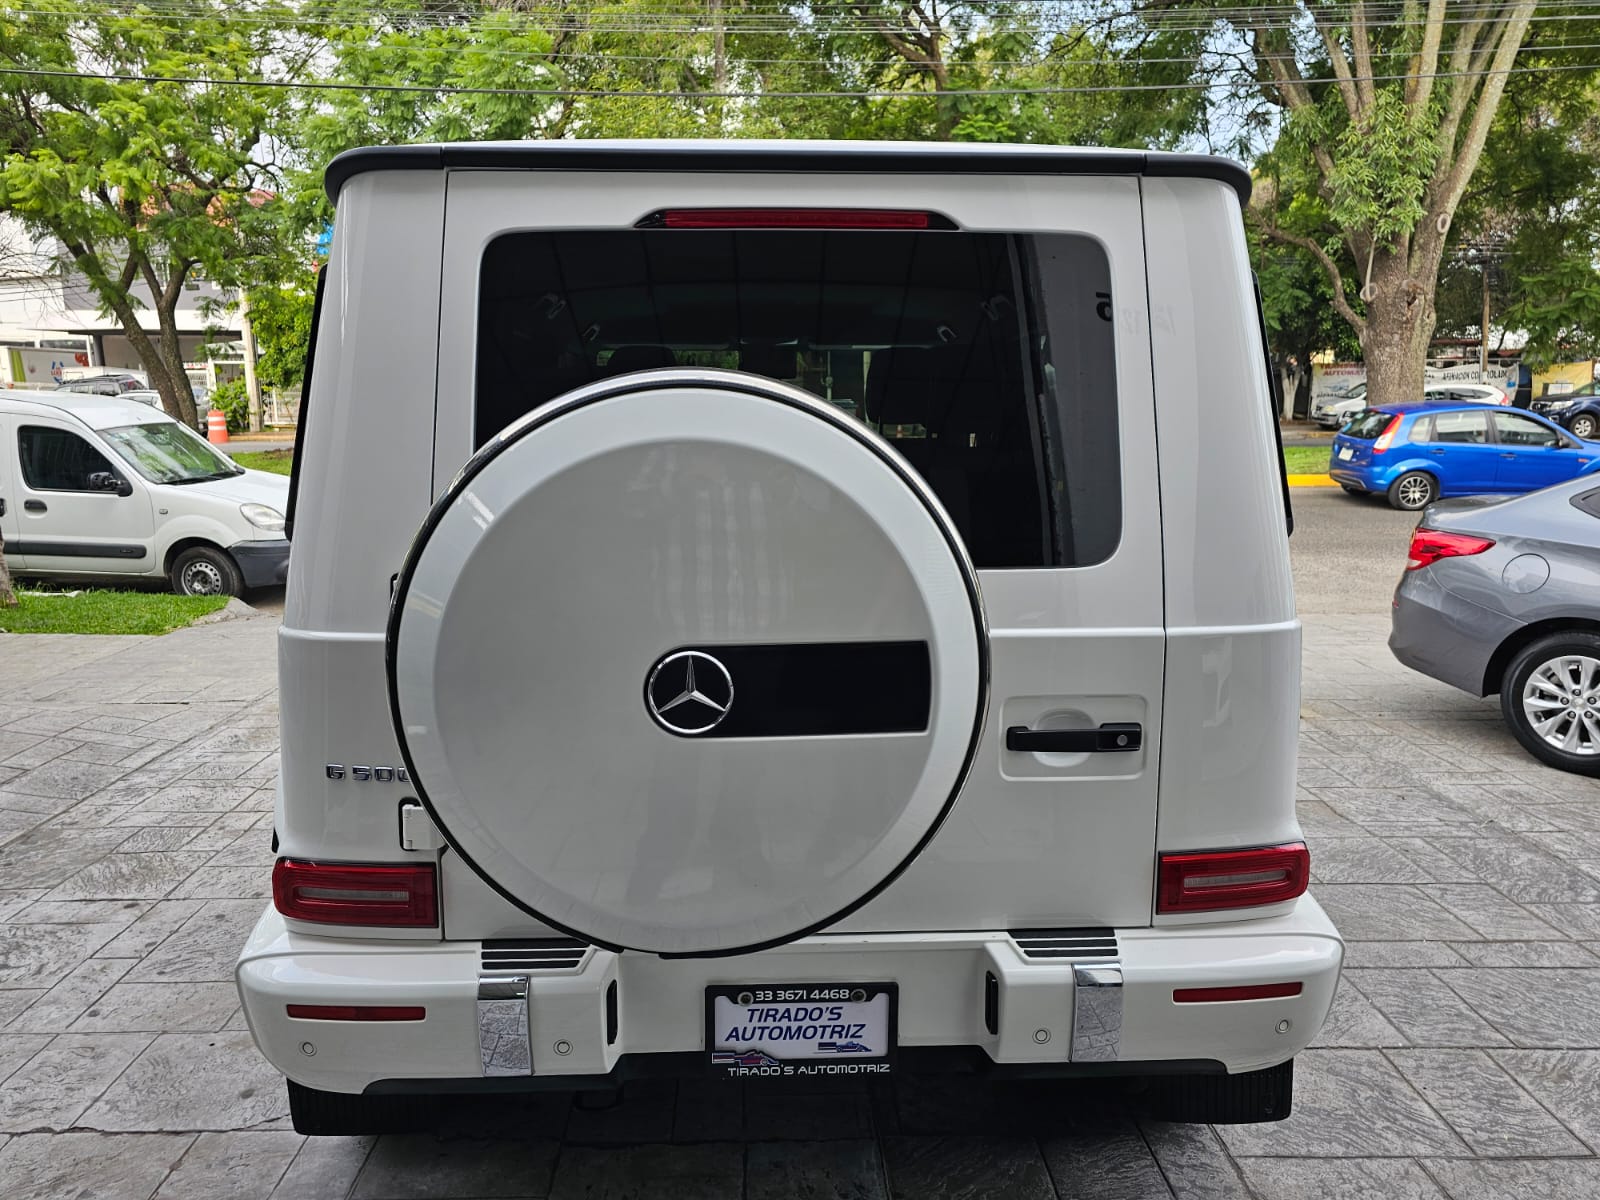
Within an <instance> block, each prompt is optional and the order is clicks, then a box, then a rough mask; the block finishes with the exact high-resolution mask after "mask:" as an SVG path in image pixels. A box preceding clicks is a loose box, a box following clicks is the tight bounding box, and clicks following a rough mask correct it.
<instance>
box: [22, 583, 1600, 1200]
mask: <svg viewBox="0 0 1600 1200" xmlns="http://www.w3.org/2000/svg"><path fill="white" fill-rule="evenodd" d="M275 624H276V621H275V618H273V617H258V618H251V619H240V620H232V621H226V622H222V623H220V624H216V625H211V626H206V627H200V628H194V629H188V630H183V631H180V632H178V633H174V634H171V635H169V636H167V637H164V638H154V639H145V638H56V637H4V638H0V1195H4V1196H5V1197H6V1200H24V1198H39V1200H57V1198H58V1197H62V1196H69V1195H70V1196H79V1195H83V1196H88V1195H93V1196H96V1197H101V1198H116V1200H122V1198H124V1197H126V1198H129V1200H149V1198H150V1197H152V1196H155V1197H160V1198H162V1200H173V1198H177V1197H199V1198H204V1200H217V1198H223V1197H230V1198H231V1197H240V1198H243V1197H260V1198H262V1200H266V1198H267V1197H272V1198H273V1200H288V1198H290V1197H307V1198H316V1200H323V1198H338V1197H345V1196H354V1197H358V1198H361V1200H383V1198H388V1197H438V1198H445V1197H452V1198H454V1197H477V1196H496V1197H513V1196H514V1197H523V1196H528V1197H545V1196H549V1197H555V1198H569V1197H589V1198H599V1197H623V1196H628V1197H643V1196H662V1197H672V1198H675V1200H676V1198H687V1197H735V1196H741V1195H742V1196H748V1197H752V1198H754V1197H760V1198H763V1200H766V1198H769V1197H770V1198H774V1200H776V1198H780V1197H802V1196H804V1197H827V1196H839V1197H846V1196H848V1197H884V1198H887V1197H890V1196H894V1197H906V1198H919V1197H924V1196H952V1197H954V1196H961V1197H970V1198H977V1197H1006V1198H1008V1200H1010V1198H1028V1197H1041V1198H1045V1197H1053V1196H1094V1197H1107V1198H1123V1197H1126V1198H1141V1200H1142V1198H1145V1197H1176V1198H1190V1197H1196V1198H1199V1197H1204V1198H1212V1197H1216V1198H1226V1197H1256V1198H1258V1200H1291V1198H1300V1197H1317V1198H1319V1200H1320V1198H1321V1197H1335V1198H1337V1200H1345V1198H1347V1197H1369V1196H1370V1197H1383V1198H1385V1200H1389V1198H1392V1197H1417V1198H1428V1200H1438V1198H1443V1197H1449V1198H1450V1200H1480V1198H1482V1200H1488V1198H1490V1197H1506V1196H1538V1197H1540V1198H1541V1200H1561V1198H1566V1197H1572V1198H1577V1197H1584V1198H1588V1197H1593V1196H1596V1195H1600V1158H1597V1157H1596V1155H1595V1151H1596V1150H1597V1149H1600V783H1597V782H1595V781H1592V780H1588V779H1581V778H1578V777H1575V776H1571V775H1564V774H1561V773H1559V772H1555V771H1551V770H1549V769H1548V768H1545V767H1543V766H1541V765H1540V764H1538V763H1537V762H1535V761H1534V760H1533V759H1531V758H1529V757H1528V756H1527V755H1526V754H1524V753H1523V751H1522V750H1521V748H1520V747H1518V746H1517V745H1516V744H1515V742H1514V741H1513V740H1512V739H1511V737H1510V735H1509V734H1508V733H1507V732H1506V731H1505V729H1504V727H1503V726H1502V725H1501V723H1500V720H1499V714H1498V708H1497V706H1496V704H1495V703H1494V702H1493V701H1483V700H1475V699H1473V698H1471V697H1468V696H1464V695H1461V694H1459V693H1457V692H1454V691H1452V690H1450V689H1448V688H1445V687H1443V686H1442V685H1438V684H1435V683H1433V682H1431V681H1430V680H1427V679H1424V678H1422V677H1420V676H1417V675H1413V674H1411V673H1410V672H1408V671H1406V670H1404V669H1403V668H1401V667H1400V666H1398V665H1397V664H1396V663H1395V662H1394V661H1393V660H1392V659H1391V658H1390V656H1389V654H1388V651H1387V650H1386V648H1385V647H1384V637H1385V635H1386V632H1387V621H1386V615H1376V616H1374V615H1364V614H1355V615H1340V614H1337V613H1333V614H1328V615H1316V616H1308V617H1307V618H1306V643H1305V645H1306V653H1305V694H1304V704H1303V715H1304V723H1303V732H1302V735H1301V787H1300V789H1299V793H1298V797H1299V808H1300V816H1301V820H1302V822H1303V823H1304V825H1305V828H1306V832H1307V835H1308V836H1309V838H1310V839H1311V842H1312V850H1313V861H1314V864H1315V865H1314V874H1315V890H1316V893H1317V895H1318V896H1319V897H1320V899H1321V900H1322V902H1323V904H1324V905H1326V906H1327V908H1328V910H1329V912H1330V913H1332V915H1333V917H1334V919H1335V920H1336V921H1337V922H1338V923H1339V925H1340V926H1341V928H1342V929H1343V930H1344V932H1345V934H1346V935H1347V937H1348V938H1349V939H1350V948H1349V957H1348V967H1349V969H1348V971H1347V973H1346V975H1345V980H1344V983H1343V985H1342V987H1341V988H1340V992H1339V996H1338V1000H1337V1002H1336V1005H1335V1009H1334V1013H1333V1018H1332V1020H1331V1021H1330V1022H1329V1023H1328V1026H1327V1028H1326V1029H1325V1030H1324V1031H1323V1033H1322V1036H1321V1037H1320V1039H1319V1041H1318V1044H1317V1046H1316V1047H1315V1048H1313V1049H1312V1050H1310V1051H1308V1052H1307V1053H1305V1054H1304V1055H1303V1056H1302V1057H1301V1059H1300V1061H1299V1065H1298V1071H1297V1076H1296V1083H1297V1093H1298V1094H1297V1097H1296V1109H1295V1113H1294V1115H1293V1116H1292V1117H1291V1118H1290V1119H1289V1120H1288V1121H1285V1122H1283V1123H1281V1124H1275V1125H1258V1126H1236V1127H1224V1128H1218V1129H1212V1128H1207V1127H1204V1126H1198V1127H1192V1126H1174V1125H1161V1124H1154V1123H1150V1122H1144V1121H1140V1120H1138V1119H1135V1118H1134V1117H1132V1116H1129V1115H1125V1114H1123V1113H1122V1112H1121V1111H1120V1110H1119V1109H1117V1108H1116V1107H1115V1106H1114V1105H1107V1104H1105V1103H1103V1102H1102V1101H1101V1099H1100V1098H1099V1094H1098V1093H1095V1092H1093V1091H1080V1090H1075V1089H1072V1088H1065V1087H1057V1086H1051V1087H1042V1086H1033V1087H1028V1088H989V1087H973V1086H971V1085H966V1084H958V1083H949V1082H944V1083H903V1084H902V1085H901V1086H900V1087H899V1089H898V1090H897V1091H895V1092H893V1093H867V1092H863V1093H860V1094H844V1095H841V1094H838V1093H830V1094H815V1095H808V1094H788V1093H785V1094H769V1093H765V1092H760V1091H750V1092H745V1093H740V1092H737V1091H729V1090H726V1089H713V1088H710V1087H708V1086H707V1085H706V1084H704V1083H698V1084H684V1085H681V1086H678V1087H674V1086H670V1085H667V1086H660V1085H657V1086H641V1087H638V1088H630V1089H628V1090H627V1092H626V1093H625V1094H623V1095H622V1096H620V1097H601V1098H595V1097H578V1098H573V1097H570V1096H566V1095H557V1096H538V1097H530V1098H527V1099H524V1100H516V1101H494V1102H485V1103H477V1102H473V1103H464V1104H461V1105H458V1106H455V1108H454V1110H453V1113H452V1116H451V1118H450V1123H449V1124H448V1125H447V1126H445V1127H443V1128H441V1129H440V1130H438V1131H437V1132H436V1133H434V1134H430V1135H421V1136H409V1137H385V1138H378V1139H373V1138H334V1139H314V1140H309V1141H308V1140H306V1139H302V1138H300V1137H299V1136H298V1135H296V1134H295V1133H294V1132H293V1131H292V1130H291V1129H290V1128H289V1124H288V1121H287V1118H286V1105H285V1101H284V1095H283V1088H282V1084H281V1082H280V1080H279V1078H278V1076H277V1075H276V1073H275V1072H274V1071H273V1070H272V1069H271V1068H270V1067H268V1066H267V1065H266V1064H265V1062H263V1061H262V1060H261V1058H260V1057H259V1056H258V1055H257V1054H256V1053H255V1051H254V1049H253V1047H252V1046H251V1043H250V1037H249V1034H248V1032H246V1031H245V1029H244V1025H243V1022H242V1020H241V1018H240V1014H239V1010H238V1005H237V1000H236V998H235V996H234V993H233V988H232V982H231V975H232V965H233V959H234V955H235V953H236V952H237V949H238V947H239V945H240V943H241V942H242V941H243V939H244V936H245V933H246V931H247V930H248V928H249V927H250V925H251V924H252V922H253V921H254V920H255V918H256V915H257V914H258V913H259V912H260V909H261V907H262V904H263V900H262V897H263V896H264V895H265V892H266V886H265V885H266V881H267V875H268V868H269V866H270V863H271V854H270V850H269V847H268V839H269V834H270V822H271V806H272V789H273V781H274V772H275V769H276V768H275V757H276V754H275V752H276V744H275V738H276V722H277V713H276V709H275V704H276V700H275V687H274V677H273V672H274V652H273V633H274V629H275Z"/></svg>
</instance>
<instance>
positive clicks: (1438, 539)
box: [1406, 529, 1494, 571]
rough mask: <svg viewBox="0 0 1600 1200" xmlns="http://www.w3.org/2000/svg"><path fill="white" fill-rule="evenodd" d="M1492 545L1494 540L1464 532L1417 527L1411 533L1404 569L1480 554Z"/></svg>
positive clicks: (1418, 567) (1417, 569) (1420, 568)
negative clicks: (1444, 531) (1445, 559)
mask: <svg viewBox="0 0 1600 1200" xmlns="http://www.w3.org/2000/svg"><path fill="white" fill-rule="evenodd" d="M1493 545H1494V542H1492V541H1490V540H1489V539H1488V538H1480V537H1471V536H1469V535H1468V534H1465V533H1443V532H1441V531H1440V530H1437V529H1418V530H1417V531H1416V532H1414V533H1413V534H1412V535H1411V549H1410V550H1408V551H1407V552H1406V570H1408V571H1420V570H1422V568H1423V567H1431V566H1432V565H1433V564H1434V563H1436V562H1438V561H1439V560H1440V559H1441V558H1460V557H1463V556H1465V555H1470V554H1482V553H1483V552H1484V551H1485V550H1487V549H1489V547H1490V546H1493Z"/></svg>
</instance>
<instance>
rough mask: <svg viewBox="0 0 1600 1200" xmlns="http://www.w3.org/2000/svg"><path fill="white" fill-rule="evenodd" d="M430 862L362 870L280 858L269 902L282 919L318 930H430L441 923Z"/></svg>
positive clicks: (372, 867) (346, 865)
mask: <svg viewBox="0 0 1600 1200" xmlns="http://www.w3.org/2000/svg"><path fill="white" fill-rule="evenodd" d="M437 894H438V888H437V885H436V880H435V878H434V870H433V864H432V863H422V864H416V865H410V864H408V865H406V866H376V865H374V866H360V865H352V864H350V863H312V862H299V861H297V860H295V859H292V858H280V859H279V860H278V861H277V864H276V865H275V866H274V867H273V868H272V903H273V905H274V906H275V907H276V908H277V910H278V911H279V912H280V913H282V914H283V915H284V916H286V917H292V918H293V919H294V920H296V921H315V922H317V923H318V924H321V925H382V926H387V927H390V928H413V929H417V928H428V927H430V926H434V925H437V924H438V923H439V905H438V900H437Z"/></svg>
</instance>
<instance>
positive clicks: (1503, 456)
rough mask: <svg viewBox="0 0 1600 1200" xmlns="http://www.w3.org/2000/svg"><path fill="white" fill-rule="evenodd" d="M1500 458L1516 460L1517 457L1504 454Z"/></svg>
mask: <svg viewBox="0 0 1600 1200" xmlns="http://www.w3.org/2000/svg"><path fill="white" fill-rule="evenodd" d="M1500 457H1501V458H1516V455H1515V454H1502V455H1501V456H1500Z"/></svg>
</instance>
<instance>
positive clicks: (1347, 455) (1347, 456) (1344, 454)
mask: <svg viewBox="0 0 1600 1200" xmlns="http://www.w3.org/2000/svg"><path fill="white" fill-rule="evenodd" d="M1355 456H1356V452H1355V451H1354V450H1352V449H1350V447H1349V446H1345V447H1343V448H1342V449H1341V450H1340V451H1339V460H1340V461H1341V462H1349V461H1350V460H1351V459H1352V458H1354V457H1355Z"/></svg>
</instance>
